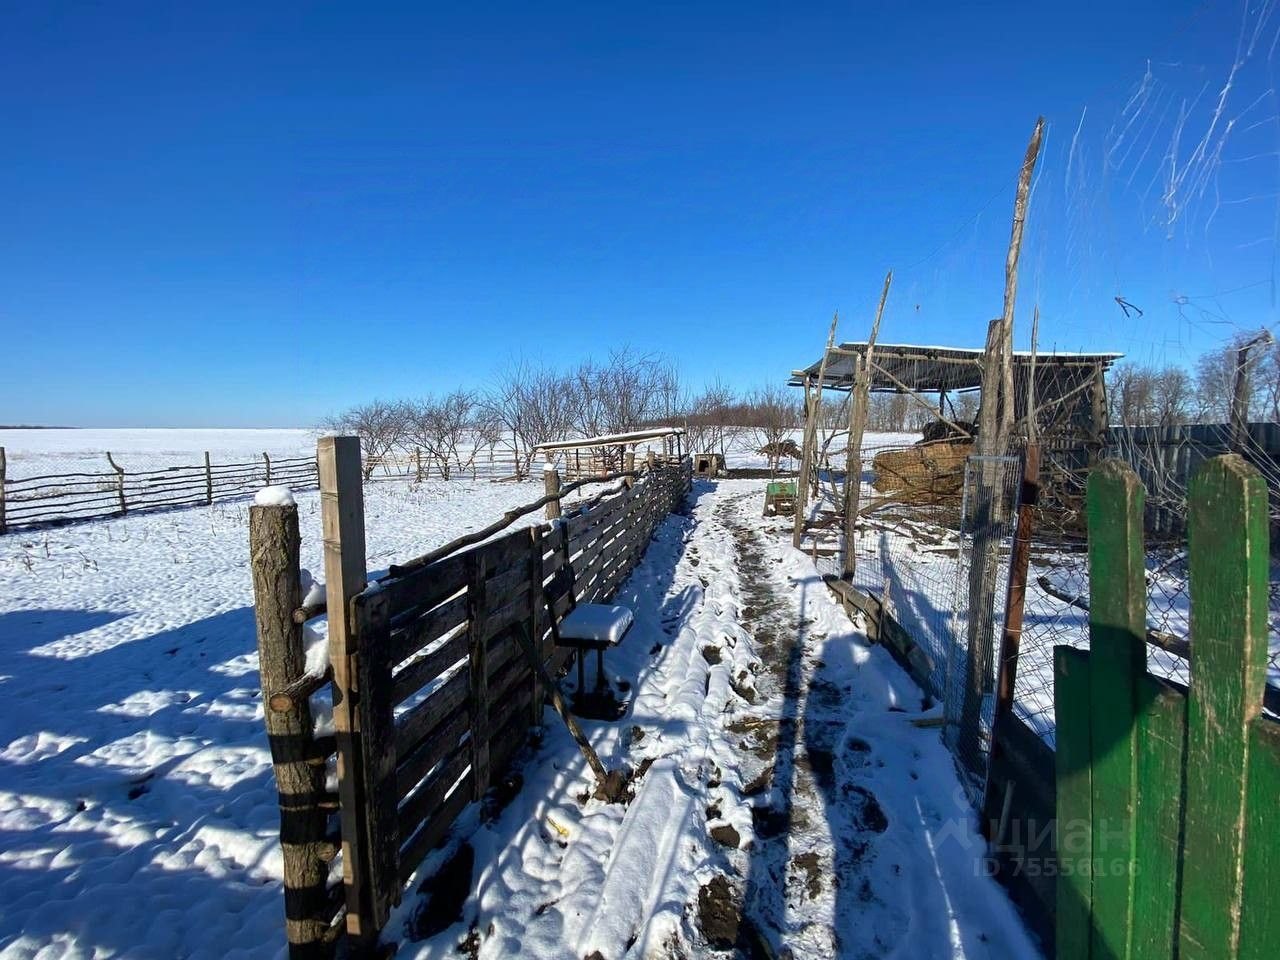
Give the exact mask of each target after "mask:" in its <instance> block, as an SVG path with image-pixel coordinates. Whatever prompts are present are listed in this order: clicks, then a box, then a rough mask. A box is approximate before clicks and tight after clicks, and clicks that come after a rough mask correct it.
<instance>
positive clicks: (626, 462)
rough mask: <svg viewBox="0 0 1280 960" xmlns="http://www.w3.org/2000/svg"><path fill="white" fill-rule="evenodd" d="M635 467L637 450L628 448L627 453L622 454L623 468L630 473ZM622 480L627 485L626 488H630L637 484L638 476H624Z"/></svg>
mask: <svg viewBox="0 0 1280 960" xmlns="http://www.w3.org/2000/svg"><path fill="white" fill-rule="evenodd" d="M635 468H636V452H635V450H628V451H627V452H626V453H624V454H623V455H622V469H623V470H625V471H627V472H628V473H630V472H632V471H633V470H635ZM622 482H623V484H624V485H625V486H626V488H627V489H628V490H630V489H631V488H632V487H634V486H635V485H636V478H635V477H625V478H623V481H622Z"/></svg>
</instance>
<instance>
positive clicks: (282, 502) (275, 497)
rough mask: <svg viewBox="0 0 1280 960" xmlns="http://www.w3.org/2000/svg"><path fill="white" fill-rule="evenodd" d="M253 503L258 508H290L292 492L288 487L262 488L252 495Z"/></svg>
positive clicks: (292, 503) (292, 501)
mask: <svg viewBox="0 0 1280 960" xmlns="http://www.w3.org/2000/svg"><path fill="white" fill-rule="evenodd" d="M253 502H254V504H256V505H257V506H259V507H292V506H294V500H293V491H292V490H290V489H289V488H288V487H275V486H273V487H263V488H262V489H261V490H259V491H258V492H257V493H256V494H254V496H253Z"/></svg>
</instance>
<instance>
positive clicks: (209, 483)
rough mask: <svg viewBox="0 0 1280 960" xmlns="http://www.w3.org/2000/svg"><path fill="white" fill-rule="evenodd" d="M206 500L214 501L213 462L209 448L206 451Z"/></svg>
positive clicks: (207, 501) (209, 502)
mask: <svg viewBox="0 0 1280 960" xmlns="http://www.w3.org/2000/svg"><path fill="white" fill-rule="evenodd" d="M204 502H205V503H208V504H212V503H213V462H212V461H211V460H210V459H209V451H208V450H206V451H205V452H204Z"/></svg>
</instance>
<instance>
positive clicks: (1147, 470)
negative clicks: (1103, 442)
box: [1107, 422, 1280, 535]
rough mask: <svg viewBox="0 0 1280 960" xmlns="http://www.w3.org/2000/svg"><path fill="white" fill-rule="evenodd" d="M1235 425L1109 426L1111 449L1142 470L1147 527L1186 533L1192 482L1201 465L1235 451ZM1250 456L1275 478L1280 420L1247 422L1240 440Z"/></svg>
mask: <svg viewBox="0 0 1280 960" xmlns="http://www.w3.org/2000/svg"><path fill="white" fill-rule="evenodd" d="M1232 446H1233V444H1232V436H1231V426H1230V424H1225V423H1184V424H1174V425H1172V426H1167V427H1159V426H1149V427H1126V426H1116V427H1112V428H1111V429H1110V430H1108V431H1107V454H1108V456H1112V457H1116V458H1118V459H1120V460H1124V461H1125V462H1126V463H1128V464H1129V465H1130V466H1131V467H1132V468H1133V469H1134V470H1136V471H1137V474H1138V479H1139V480H1141V481H1142V483H1143V485H1144V486H1145V487H1146V490H1147V498H1146V504H1147V506H1146V519H1147V529H1148V530H1149V531H1151V532H1154V533H1161V534H1171V535H1180V534H1184V533H1185V532H1186V529H1187V511H1186V500H1187V485H1188V483H1189V482H1190V480H1191V477H1192V476H1193V475H1194V474H1195V472H1196V471H1197V470H1198V469H1199V468H1200V466H1201V465H1202V464H1203V463H1204V462H1205V461H1206V460H1209V459H1210V458H1212V457H1216V456H1219V455H1221V454H1224V453H1230V452H1231V451H1232ZM1239 446H1240V450H1239V452H1240V453H1242V454H1243V455H1244V457H1245V459H1246V460H1248V461H1249V462H1251V463H1253V464H1254V465H1255V466H1257V467H1259V468H1260V469H1261V470H1262V471H1263V473H1264V475H1266V476H1268V477H1272V478H1274V477H1275V476H1277V473H1278V472H1280V423H1274V422H1255V423H1248V424H1245V425H1244V431H1243V434H1242V436H1241V438H1240V441H1239ZM1271 495H1272V504H1271V509H1272V511H1273V513H1274V512H1275V511H1277V510H1278V509H1280V486H1277V487H1276V488H1275V489H1273V490H1272V491H1271Z"/></svg>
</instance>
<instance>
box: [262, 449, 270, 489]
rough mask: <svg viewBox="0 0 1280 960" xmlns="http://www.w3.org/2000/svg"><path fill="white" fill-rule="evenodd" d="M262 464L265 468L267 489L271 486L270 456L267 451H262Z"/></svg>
mask: <svg viewBox="0 0 1280 960" xmlns="http://www.w3.org/2000/svg"><path fill="white" fill-rule="evenodd" d="M262 462H263V463H264V464H265V465H266V468H267V483H266V486H268V487H269V486H271V455H270V454H268V453H267V451H265V450H263V451H262Z"/></svg>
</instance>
